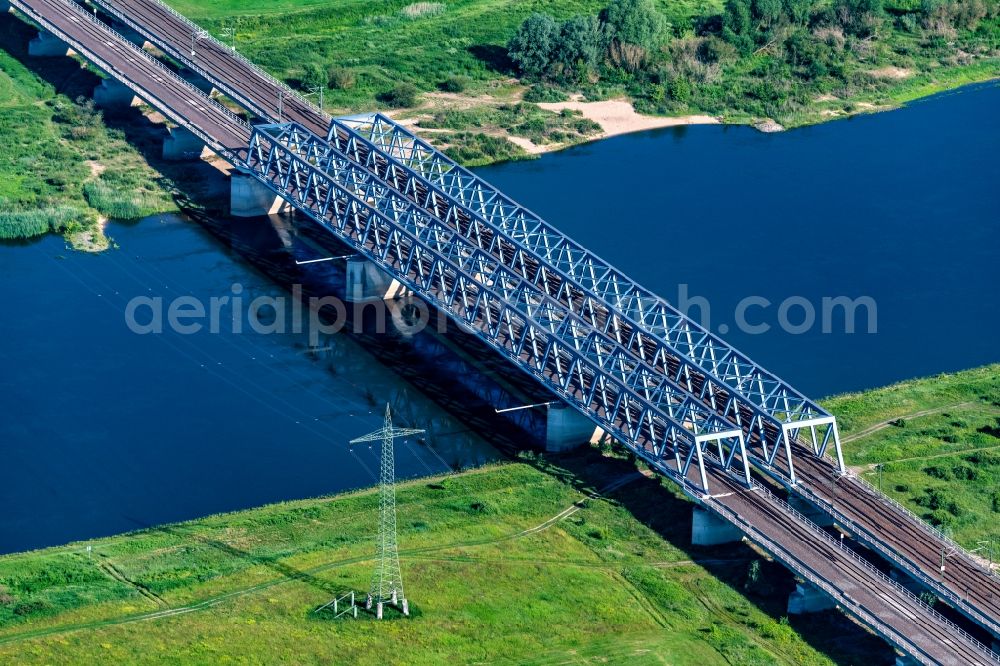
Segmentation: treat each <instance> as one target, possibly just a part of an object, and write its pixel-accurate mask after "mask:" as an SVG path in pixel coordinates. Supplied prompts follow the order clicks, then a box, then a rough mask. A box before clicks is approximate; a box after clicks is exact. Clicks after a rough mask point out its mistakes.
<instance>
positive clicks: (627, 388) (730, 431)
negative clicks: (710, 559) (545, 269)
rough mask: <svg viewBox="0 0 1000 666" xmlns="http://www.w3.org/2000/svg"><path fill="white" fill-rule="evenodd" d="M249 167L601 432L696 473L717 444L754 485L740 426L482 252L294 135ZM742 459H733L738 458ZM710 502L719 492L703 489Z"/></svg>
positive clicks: (269, 129)
mask: <svg viewBox="0 0 1000 666" xmlns="http://www.w3.org/2000/svg"><path fill="white" fill-rule="evenodd" d="M247 163H248V166H249V167H250V168H251V169H252V170H253V171H254V172H256V173H257V174H259V175H260V176H261V177H262V178H263V179H264V180H265V181H266V182H268V183H269V184H270V185H271V186H272V187H273V188H274V190H275V191H276V192H281V193H284V196H286V197H288V198H289V199H290V200H291V201H292V202H293V203H294V204H295V206H296V207H297V208H298V209H299V210H301V211H303V212H306V213H308V214H309V215H310V216H312V217H313V218H314V219H316V220H317V221H318V222H320V223H321V224H323V225H324V226H326V227H327V228H329V229H331V230H332V231H334V232H335V233H336V234H337V235H338V236H339V237H341V239H343V240H345V241H346V242H348V243H350V244H351V245H353V246H354V247H355V248H356V249H357V250H358V251H359V252H360V253H361V254H363V255H364V256H366V257H368V258H369V259H371V260H372V261H375V262H376V263H377V264H378V265H379V266H381V267H382V268H383V269H384V270H386V271H387V272H389V273H390V274H392V275H393V276H394V277H396V278H397V279H398V280H400V282H402V283H404V284H406V285H407V286H409V287H411V288H413V289H414V290H415V291H416V292H417V293H419V294H421V295H422V296H423V297H424V298H426V299H427V300H428V301H430V302H431V303H433V304H434V305H435V306H437V307H439V308H440V309H441V310H442V311H443V312H445V313H447V314H449V315H450V316H451V317H453V318H454V319H456V320H458V321H459V322H461V323H462V324H463V325H464V326H465V328H466V329H467V330H470V331H472V332H473V333H474V334H475V335H476V336H477V337H479V338H480V339H482V340H483V341H485V342H486V343H487V344H488V345H490V346H491V347H493V348H494V349H496V350H497V351H499V352H500V353H502V354H503V355H504V356H505V357H507V358H508V359H510V360H511V361H512V362H513V363H514V364H515V365H516V366H517V367H518V368H520V369H521V370H523V371H524V372H527V373H528V374H530V375H532V376H533V377H535V378H536V379H537V380H539V381H540V382H542V383H543V384H544V385H546V386H547V387H548V388H550V389H551V390H552V391H553V392H555V393H556V394H557V395H559V396H560V397H561V398H562V399H563V400H565V401H567V402H568V403H570V404H572V405H575V406H576V407H577V408H578V409H580V410H581V411H583V412H584V413H585V414H587V415H588V416H589V417H590V418H591V419H592V420H594V421H595V422H596V423H597V424H598V425H600V426H601V427H603V428H604V429H605V430H607V431H608V432H610V433H612V434H613V435H614V436H616V437H618V438H619V439H621V440H622V441H624V442H627V443H629V444H630V445H633V446H635V447H636V448H638V449H642V450H644V451H645V452H646V453H647V454H648V455H652V456H655V457H656V458H662V457H670V458H672V459H673V461H674V467H675V469H676V470H678V471H679V472H682V473H685V474H686V472H687V471H688V469H689V468H690V465H691V462H692V460H694V459H697V458H698V457H699V456H700V453H701V452H702V451H703V450H704V448H705V447H706V446H707V445H708V444H709V443H711V442H717V441H734V442H735V450H736V451H737V452H738V455H730V456H727V457H725V458H723V459H722V460H721V462H720V464H722V465H724V466H725V467H726V469H733V470H735V473H737V474H739V475H740V476H741V477H742V478H743V479H744V480H745V482H746V483H747V484H749V467H748V458H747V455H746V449H745V438H744V436H743V433H742V431H739V429H738V428H736V427H735V426H734V425H733V424H732V423H730V422H729V421H727V420H726V419H725V418H723V417H722V416H720V415H718V414H716V413H713V412H712V411H711V410H710V409H708V408H707V407H706V406H705V405H704V404H703V403H701V402H700V401H699V400H697V399H696V398H695V397H694V396H692V395H691V394H690V393H688V392H686V391H684V390H682V389H680V388H679V387H677V386H676V385H675V384H674V383H673V382H671V380H670V379H669V378H668V377H665V376H664V375H662V374H661V373H658V372H657V371H656V369H655V368H654V367H653V366H651V365H650V364H648V363H646V362H643V361H642V360H641V359H639V358H637V357H635V356H634V354H632V353H631V352H630V351H629V350H628V349H627V348H625V347H624V346H623V345H622V344H621V343H619V342H618V341H616V340H615V339H614V338H613V337H611V336H608V335H606V334H605V333H603V332H602V331H600V330H597V329H595V328H594V327H593V325H592V323H591V322H589V321H588V320H586V319H585V318H583V317H581V316H579V315H578V314H576V313H573V312H571V311H568V310H567V309H566V308H565V307H563V306H562V305H561V304H560V303H559V302H558V301H557V300H556V299H554V298H552V297H551V296H549V295H548V294H546V292H545V291H544V290H542V289H540V288H539V287H538V286H537V285H535V284H533V283H532V282H531V281H529V280H527V279H526V278H525V276H524V275H523V274H522V272H520V271H519V270H517V269H515V268H513V267H512V266H511V262H510V261H505V260H504V256H503V255H502V253H496V252H491V251H489V250H488V249H485V248H483V247H481V246H480V244H479V243H478V242H476V241H474V240H471V239H470V238H469V237H468V236H467V235H465V234H462V233H460V232H459V231H458V230H456V229H455V228H454V226H453V225H452V224H451V223H450V222H448V221H444V220H441V219H440V218H438V217H437V216H435V215H431V214H429V213H427V212H426V211H424V210H422V209H420V208H419V207H417V206H416V205H414V204H413V203H412V202H411V201H410V200H408V199H407V198H405V197H404V196H402V195H401V194H400V193H399V192H398V190H395V188H393V187H391V186H389V185H388V184H386V183H385V182H384V181H382V180H381V179H378V178H376V177H375V176H373V175H372V174H371V173H370V172H368V171H367V170H365V169H363V168H361V167H360V166H358V165H357V164H356V163H355V162H353V161H352V160H350V159H348V158H347V157H346V156H345V155H344V154H343V153H342V152H340V151H338V150H336V149H335V148H334V147H332V146H331V145H330V144H328V143H326V142H325V141H323V140H321V139H319V138H317V137H316V136H315V135H313V134H311V133H310V132H308V131H306V130H305V129H304V128H302V127H300V126H298V125H295V124H285V125H267V126H258V127H257V128H255V131H254V134H253V137H252V139H251V144H250V151H249V155H248V160H247ZM733 450H734V449H732V448H731V449H730V451H733ZM695 481H701V482H702V483H701V484H700V485H701V488H702V491H703V492H709V490H708V488H707V486H706V484H705V482H704V478H703V477H702V478H700V479H695Z"/></svg>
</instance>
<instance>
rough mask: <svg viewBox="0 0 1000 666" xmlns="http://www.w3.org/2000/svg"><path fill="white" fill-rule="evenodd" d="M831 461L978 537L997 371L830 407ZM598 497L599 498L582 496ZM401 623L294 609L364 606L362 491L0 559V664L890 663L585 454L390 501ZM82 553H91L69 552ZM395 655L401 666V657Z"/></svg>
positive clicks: (991, 483)
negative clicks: (838, 430)
mask: <svg viewBox="0 0 1000 666" xmlns="http://www.w3.org/2000/svg"><path fill="white" fill-rule="evenodd" d="M825 404H826V405H827V406H828V407H829V408H831V409H832V410H833V411H834V413H836V414H838V415H839V417H840V420H841V424H842V427H843V434H844V438H845V442H846V448H847V455H848V458H849V460H850V463H851V464H852V465H853V466H856V467H858V468H859V471H861V472H862V473H865V474H868V475H869V478H872V480H873V482H876V483H877V482H878V480H877V478H876V477H874V476H872V474H873V470H872V468H871V466H872V465H875V464H883V465H884V467H883V471H882V480H881V483H882V485H883V488H884V489H885V490H886V492H888V493H890V494H891V495H893V496H894V497H897V498H898V499H899V500H900V501H902V502H905V503H906V504H908V505H909V506H910V507H911V508H913V510H914V511H916V512H917V513H918V514H920V515H922V516H924V517H925V518H926V519H928V520H930V521H931V522H934V523H936V524H939V525H942V526H943V527H945V528H947V529H949V530H951V531H952V533H953V534H954V535H955V537H956V538H957V539H958V540H959V541H961V542H962V543H964V544H966V545H967V546H969V547H973V548H974V547H976V544H978V543H979V542H981V541H983V540H985V539H986V538H988V537H993V538H997V537H1000V535H998V534H997V533H996V532H997V529H996V526H997V524H998V520H997V516H998V513H1000V502H998V499H997V496H996V490H997V487H998V485H997V479H998V478H1000V477H998V472H1000V450H998V446H1000V430H998V426H1000V421H998V419H1000V366H989V367H985V368H979V369H976V370H970V371H967V372H961V373H955V374H949V375H940V376H938V377H933V378H927V379H919V380H913V381H908V382H903V383H901V384H898V385H895V386H891V387H887V388H882V389H875V390H872V391H867V392H864V393H858V394H852V395H845V396H837V397H834V398H830V399H828V400H827V401H826V403H825ZM605 487H608V488H609V489H608V490H606V491H604V492H599V491H601V489H603V488H605ZM398 502H399V508H398V524H399V542H400V548H401V562H402V568H403V576H404V583H405V589H406V592H407V597H408V598H409V599H410V601H411V604H412V608H413V613H412V615H411V617H409V618H403V617H401V616H397V615H392V616H391V617H390V618H389V619H388V620H387V621H384V622H381V623H379V622H375V621H373V620H372V619H371V617H370V616H368V615H367V614H365V613H362V614H361V616H360V617H359V618H358V619H354V618H340V619H334V618H333V617H332V616H331V615H329V614H327V613H315V612H314V610H315V609H316V608H318V607H319V606H321V605H322V604H324V603H326V602H327V601H329V600H330V599H331V598H333V597H334V596H339V595H340V594H343V593H345V592H347V591H350V590H354V591H356V592H357V593H358V594H359V595H362V594H363V593H364V591H366V590H367V585H368V581H369V576H370V572H371V569H372V564H373V562H372V558H373V551H374V544H373V538H372V535H373V533H374V531H375V527H376V525H375V520H376V514H377V495H376V494H375V493H374V491H373V490H365V491H359V492H353V493H348V494H343V495H337V496H333V497H325V498H317V499H309V500H302V501H294V502H286V503H282V504H277V505H272V506H266V507H262V508H259V509H252V510H248V511H241V512H237V513H232V514H226V515H218V516H211V517H208V518H204V519H200V520H195V521H191V522H187V523H180V524H175V525H166V526H162V527H155V528H150V529H145V530H142V531H139V532H134V533H131V534H125V535H121V536H117V537H111V538H107V539H97V540H94V541H91V542H83V543H76V544H70V545H67V546H64V547H58V548H50V549H47V550H42V551H37V552H31V553H23V554H16V555H9V556H5V557H2V558H0V586H2V587H0V661H5V662H14V663H19V664H22V663H23V664H34V663H37V664H47V663H79V662H94V661H105V662H117V663H151V662H157V661H161V660H166V661H168V662H171V661H173V662H176V663H196V664H199V663H205V664H208V663H213V664H214V663H226V662H230V661H232V662H238V663H253V664H256V663H278V662H281V661H287V660H289V659H292V658H294V659H295V660H296V661H298V662H300V663H312V662H315V663H330V662H333V663H346V662H352V663H361V664H366V663H377V662H379V661H380V660H382V659H384V658H387V657H388V658H390V660H391V659H392V658H393V655H397V656H398V658H399V659H400V660H402V661H405V662H406V663H413V664H434V663H441V662H443V661H448V662H458V663H497V662H499V663H578V664H586V663H621V662H625V661H628V662H630V663H633V662H634V663H640V664H645V663H649V664H663V663H668V664H698V665H699V666H700V665H707V664H725V663H730V664H732V663H737V664H830V663H859V662H862V661H864V662H868V663H872V664H881V663H891V661H892V658H893V657H892V654H891V652H890V651H889V650H888V648H887V647H886V646H885V645H884V644H882V643H881V642H880V641H878V640H876V639H875V638H873V637H872V636H871V635H870V634H868V633H867V632H865V631H863V630H862V629H860V628H858V627H857V626H856V625H854V624H853V623H851V622H850V621H848V620H847V619H846V618H845V617H844V616H842V615H841V614H839V613H838V612H836V611H829V612H824V613H819V614H815V615H809V616H802V617H794V616H793V617H791V618H789V617H787V615H786V613H785V602H786V599H787V595H788V592H789V591H790V590H791V589H792V587H793V585H794V580H793V579H792V578H791V576H790V575H789V574H788V573H787V572H786V571H785V570H784V569H782V568H781V567H780V566H778V565H776V564H773V563H771V562H769V561H767V560H766V559H764V558H762V557H761V556H760V555H759V553H757V552H756V551H755V550H754V549H752V548H751V547H749V546H747V545H745V544H740V543H737V544H727V545H724V546H717V547H712V548H704V547H696V546H692V545H691V543H690V515H691V505H690V503H689V502H688V501H687V500H686V499H684V498H683V496H681V495H680V494H679V493H678V492H677V491H676V490H675V489H674V488H673V487H672V486H671V485H670V483H669V482H666V481H663V480H660V479H657V478H650V477H648V476H644V475H642V474H638V473H637V472H636V467H635V463H634V462H632V461H631V460H630V459H629V458H628V457H627V456H624V455H621V454H620V453H617V452H616V451H615V450H614V449H611V448H608V447H607V446H605V447H602V448H598V447H591V448H586V449H583V450H581V451H578V452H575V453H572V454H568V455H562V456H543V455H537V454H533V453H523V454H520V455H519V456H517V457H515V458H513V459H511V460H509V461H508V462H505V463H500V464H493V465H489V466H486V467H483V468H480V469H476V470H471V471H467V472H463V473H458V474H452V475H447V476H442V477H436V478H427V479H419V480H415V481H409V482H406V483H403V484H401V485H400V487H399V490H398ZM87 546H90V547H91V550H90V551H89V552H88V551H87ZM404 655H405V658H404Z"/></svg>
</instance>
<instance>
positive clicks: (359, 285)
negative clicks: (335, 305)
mask: <svg viewBox="0 0 1000 666" xmlns="http://www.w3.org/2000/svg"><path fill="white" fill-rule="evenodd" d="M346 285H347V289H346V298H347V300H349V301H351V302H352V303H365V302H370V301H382V300H387V299H392V298H397V297H400V296H405V295H407V294H409V293H410V291H409V289H407V288H406V287H405V286H403V285H402V284H401V283H400V282H399V281H398V280H396V279H395V278H393V277H392V276H391V275H389V274H388V273H386V272H385V271H383V270H382V269H381V268H379V267H378V266H377V265H375V263H374V262H372V261H369V260H368V259H365V258H364V257H360V256H358V257H350V258H348V260H347V281H346Z"/></svg>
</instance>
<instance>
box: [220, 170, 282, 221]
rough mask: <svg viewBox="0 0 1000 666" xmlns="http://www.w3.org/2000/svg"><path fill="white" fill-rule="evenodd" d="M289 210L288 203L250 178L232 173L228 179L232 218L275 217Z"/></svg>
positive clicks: (236, 172) (235, 172) (238, 173)
mask: <svg viewBox="0 0 1000 666" xmlns="http://www.w3.org/2000/svg"><path fill="white" fill-rule="evenodd" d="M288 210H290V207H289V205H288V202H287V201H285V200H284V199H282V198H281V197H279V196H278V195H277V194H275V193H274V192H272V191H271V190H269V189H268V188H267V187H266V186H264V185H263V184H261V182H260V181H259V180H257V179H256V178H254V177H252V176H248V175H246V174H243V173H240V172H238V171H233V174H232V176H231V177H230V179H229V214H230V215H232V216H233V217H260V216H262V215H277V214H279V213H283V212H286V211H288Z"/></svg>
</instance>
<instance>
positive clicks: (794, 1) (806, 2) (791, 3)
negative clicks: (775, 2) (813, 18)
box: [785, 0, 813, 25]
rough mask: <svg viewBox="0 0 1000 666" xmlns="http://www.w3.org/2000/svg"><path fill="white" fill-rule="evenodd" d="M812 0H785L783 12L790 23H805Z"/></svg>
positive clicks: (807, 20)
mask: <svg viewBox="0 0 1000 666" xmlns="http://www.w3.org/2000/svg"><path fill="white" fill-rule="evenodd" d="M812 8H813V0H785V14H786V15H787V16H788V18H789V20H791V22H792V23H795V24H797V25H806V24H807V23H808V22H809V15H810V14H811V13H812Z"/></svg>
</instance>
